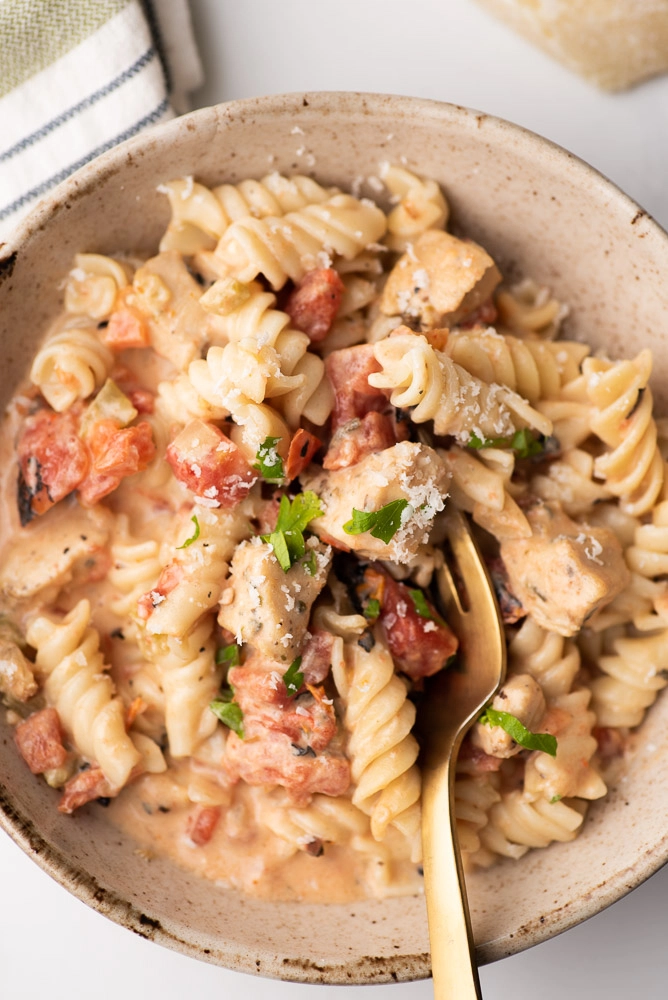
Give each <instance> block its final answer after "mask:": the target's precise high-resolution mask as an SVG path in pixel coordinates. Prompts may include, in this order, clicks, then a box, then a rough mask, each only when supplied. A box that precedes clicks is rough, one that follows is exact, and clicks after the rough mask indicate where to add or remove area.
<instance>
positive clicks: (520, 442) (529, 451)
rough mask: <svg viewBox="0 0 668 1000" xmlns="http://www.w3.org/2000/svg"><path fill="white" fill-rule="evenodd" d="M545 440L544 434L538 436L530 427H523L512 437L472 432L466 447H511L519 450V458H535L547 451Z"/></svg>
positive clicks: (477, 449)
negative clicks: (481, 436)
mask: <svg viewBox="0 0 668 1000" xmlns="http://www.w3.org/2000/svg"><path fill="white" fill-rule="evenodd" d="M545 440H546V439H545V438H544V437H543V435H542V434H541V435H538V436H536V434H534V432H533V431H531V430H529V429H528V427H523V428H522V430H520V431H515V433H514V434H513V436H512V437H493V438H479V437H478V435H477V434H472V435H471V437H470V438H469V440H468V441H467V443H466V447H467V448H474V449H475V450H476V451H479V450H480V449H481V448H511V449H512V451H516V452H517V457H518V458H534V457H535V456H536V455H540V454H541V452H543V451H545Z"/></svg>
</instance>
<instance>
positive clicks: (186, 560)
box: [146, 505, 251, 639]
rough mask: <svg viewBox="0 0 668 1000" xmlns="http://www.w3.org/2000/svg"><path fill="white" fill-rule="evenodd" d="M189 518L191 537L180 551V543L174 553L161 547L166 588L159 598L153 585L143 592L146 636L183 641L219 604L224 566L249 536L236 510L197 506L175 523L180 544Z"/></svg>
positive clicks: (187, 534) (243, 518)
mask: <svg viewBox="0 0 668 1000" xmlns="http://www.w3.org/2000/svg"><path fill="white" fill-rule="evenodd" d="M193 518H195V519H196V524H197V529H196V532H197V537H196V538H193V540H192V542H190V544H188V545H187V546H185V547H184V546H183V545H182V544H181V546H180V547H179V548H177V549H176V551H175V550H174V548H173V547H172V546H171V545H166V546H165V548H166V551H167V553H168V560H166V562H167V568H166V570H165V573H166V574H167V575H168V577H169V578H170V585H169V587H168V588H166V590H167V592H166V593H163V592H162V591H161V589H160V581H158V583H157V585H156V588H155V589H154V590H150V591H149V592H148V598H149V601H148V603H149V604H150V606H151V612H150V614H149V616H148V618H147V619H146V633H147V634H148V635H154V636H157V635H167V636H172V637H174V638H178V639H183V638H184V636H185V635H186V634H187V633H188V631H189V630H190V629H191V628H192V627H193V625H194V624H195V623H196V622H197V621H198V619H199V618H201V617H202V616H203V615H205V614H206V612H207V611H209V610H210V609H211V608H213V607H215V606H216V604H217V603H218V601H219V600H220V595H221V593H222V590H223V585H224V582H225V579H226V577H227V574H228V569H229V566H228V561H229V560H230V559H231V558H232V555H233V553H234V550H235V549H236V547H237V545H238V544H239V542H240V541H242V539H244V538H249V537H250V535H251V526H250V521H249V520H248V517H247V516H246V515H245V513H243V511H242V510H241V509H240V508H239V507H236V508H235V509H234V510H217V509H216V510H214V509H208V508H206V507H201V506H199V505H197V506H195V507H194V508H193V511H192V512H191V511H188V512H187V514H186V515H184V516H182V518H181V521H182V532H181V537H182V538H184V540H185V539H187V538H188V537H191V536H192V531H193V525H192V524H191V523H190V522H191V520H192V519H193Z"/></svg>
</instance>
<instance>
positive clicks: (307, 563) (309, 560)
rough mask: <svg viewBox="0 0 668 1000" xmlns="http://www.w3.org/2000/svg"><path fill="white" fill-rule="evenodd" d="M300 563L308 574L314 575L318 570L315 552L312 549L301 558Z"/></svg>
mask: <svg viewBox="0 0 668 1000" xmlns="http://www.w3.org/2000/svg"><path fill="white" fill-rule="evenodd" d="M302 565H303V566H304V569H305V570H306V572H307V573H308V575H309V576H315V574H316V573H317V572H318V560H317V559H316V557H315V552H314V551H313V549H311V551H310V552H309V554H308V555H307V556H306V558H305V559H304V560H303V562H302Z"/></svg>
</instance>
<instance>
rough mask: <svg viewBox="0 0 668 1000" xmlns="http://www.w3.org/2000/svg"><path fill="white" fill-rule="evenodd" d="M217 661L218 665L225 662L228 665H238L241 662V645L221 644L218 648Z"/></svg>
mask: <svg viewBox="0 0 668 1000" xmlns="http://www.w3.org/2000/svg"><path fill="white" fill-rule="evenodd" d="M216 663H217V664H218V666H220V665H221V663H224V664H226V666H228V667H236V666H237V665H238V663H239V647H238V646H237V645H235V644H234V643H232V644H231V645H230V646H221V648H220V649H217V650H216Z"/></svg>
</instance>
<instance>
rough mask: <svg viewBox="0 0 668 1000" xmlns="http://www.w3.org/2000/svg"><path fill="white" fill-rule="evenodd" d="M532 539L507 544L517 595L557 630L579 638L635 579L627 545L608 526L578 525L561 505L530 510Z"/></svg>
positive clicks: (547, 626)
mask: <svg viewBox="0 0 668 1000" xmlns="http://www.w3.org/2000/svg"><path fill="white" fill-rule="evenodd" d="M527 519H528V521H529V525H530V527H531V530H532V535H531V537H530V538H516V539H511V540H509V541H504V542H502V544H501V558H502V559H503V562H504V564H505V567H506V570H507V572H508V579H509V581H510V587H511V590H512V592H513V593H514V594H515V595H516V596H517V599H518V600H519V601H520V603H521V605H522V607H523V608H524V609H525V611H526V612H527V614H530V615H531V617H532V618H534V619H535V621H536V622H537V623H538V624H539V625H540V626H541V627H542V628H545V629H548V630H549V631H551V632H558V633H559V634H560V635H563V636H571V635H575V634H576V633H577V632H579V631H580V629H581V628H582V626H583V624H584V623H585V622H586V621H587V619H589V618H590V617H591V616H592V615H593V614H594V613H595V612H596V611H598V610H599V609H600V608H603V607H605V606H606V604H609V603H610V601H612V600H613V598H615V597H616V596H617V594H619V593H621V591H622V590H624V588H625V587H626V586H628V584H629V581H630V574H629V571H628V569H627V567H626V564H625V562H624V556H623V553H622V547H621V545H620V543H619V541H618V539H617V537H616V536H615V534H614V533H613V532H612V531H610V530H609V529H607V528H594V527H589V526H588V525H585V524H578V523H577V522H576V521H573V520H572V519H571V518H570V517H568V515H567V514H565V513H564V512H563V510H562V509H561V506H560V505H559V504H558V503H556V502H550V503H539V504H537V505H536V506H535V507H533V508H532V509H531V510H529V511H527Z"/></svg>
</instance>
